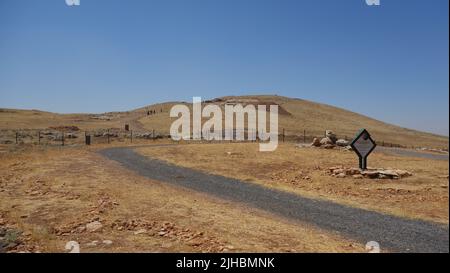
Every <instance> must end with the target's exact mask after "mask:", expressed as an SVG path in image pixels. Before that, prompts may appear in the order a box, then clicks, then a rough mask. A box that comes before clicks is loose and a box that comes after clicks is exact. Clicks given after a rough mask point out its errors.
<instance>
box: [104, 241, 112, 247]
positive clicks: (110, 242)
mask: <svg viewBox="0 0 450 273" xmlns="http://www.w3.org/2000/svg"><path fill="white" fill-rule="evenodd" d="M112 243H113V242H112V241H111V240H103V244H105V245H108V246H109V245H112Z"/></svg>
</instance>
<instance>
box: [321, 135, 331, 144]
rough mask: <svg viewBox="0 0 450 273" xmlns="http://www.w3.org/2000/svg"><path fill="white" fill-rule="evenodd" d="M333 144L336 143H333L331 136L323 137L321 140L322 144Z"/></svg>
mask: <svg viewBox="0 0 450 273" xmlns="http://www.w3.org/2000/svg"><path fill="white" fill-rule="evenodd" d="M330 144H331V145H333V144H334V143H333V141H332V140H331V139H330V138H328V137H324V138H322V139H321V140H320V145H330Z"/></svg>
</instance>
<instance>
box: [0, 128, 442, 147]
mask: <svg viewBox="0 0 450 273" xmlns="http://www.w3.org/2000/svg"><path fill="white" fill-rule="evenodd" d="M257 132H258V131H257V130H250V131H249V130H247V129H233V130H232V131H226V130H225V129H224V130H222V141H225V139H229V138H231V141H237V140H236V137H237V136H238V135H242V136H243V137H244V140H243V141H250V142H253V141H260V138H259V136H258V134H257ZM314 132H316V131H314ZM199 134H200V135H201V136H202V140H207V141H213V140H214V139H213V137H212V135H211V132H206V134H203V132H199ZM82 136H84V137H82ZM87 136H90V142H91V144H110V143H111V142H113V141H114V142H117V141H119V142H126V141H127V140H128V141H129V142H130V143H133V140H136V141H137V140H156V139H162V138H170V135H168V134H162V133H158V132H157V131H156V130H155V129H152V130H150V131H133V130H122V129H115V128H110V129H98V130H86V131H82V130H78V131H70V130H67V131H64V130H54V129H22V130H4V129H3V130H0V143H1V144H37V145H60V146H65V145H75V144H78V145H81V144H87V140H86V137H87ZM192 136H193V132H191V135H190V137H191V139H192ZM323 137H324V135H323V134H322V135H318V134H310V133H309V131H308V130H306V129H304V130H303V134H289V132H288V130H286V129H285V128H282V130H281V133H280V134H278V139H279V140H280V141H282V142H298V143H305V144H307V143H311V142H312V141H313V140H314V138H319V139H321V138H323ZM338 138H341V139H345V140H347V141H349V140H350V138H348V137H347V136H346V135H344V136H342V135H341V136H339V135H338ZM376 142H377V145H378V146H384V147H392V148H413V149H415V148H420V147H416V146H406V145H401V144H397V143H391V142H387V141H384V140H379V141H376ZM444 150H445V149H444ZM447 150H448V149H447Z"/></svg>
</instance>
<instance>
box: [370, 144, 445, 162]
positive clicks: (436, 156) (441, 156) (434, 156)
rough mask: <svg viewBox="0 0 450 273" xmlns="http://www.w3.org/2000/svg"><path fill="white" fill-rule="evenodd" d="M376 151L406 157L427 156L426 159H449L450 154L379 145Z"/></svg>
mask: <svg viewBox="0 0 450 273" xmlns="http://www.w3.org/2000/svg"><path fill="white" fill-rule="evenodd" d="M375 152H382V153H388V154H389V153H390V154H394V155H399V156H406V157H420V158H426V159H434V160H447V161H448V154H437V153H427V152H421V151H415V150H408V149H401V148H388V147H381V146H377V147H376V148H375Z"/></svg>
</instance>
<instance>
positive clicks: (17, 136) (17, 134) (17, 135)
mask: <svg viewBox="0 0 450 273" xmlns="http://www.w3.org/2000/svg"><path fill="white" fill-rule="evenodd" d="M18 138H19V133H18V132H16V144H17V143H18Z"/></svg>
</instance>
